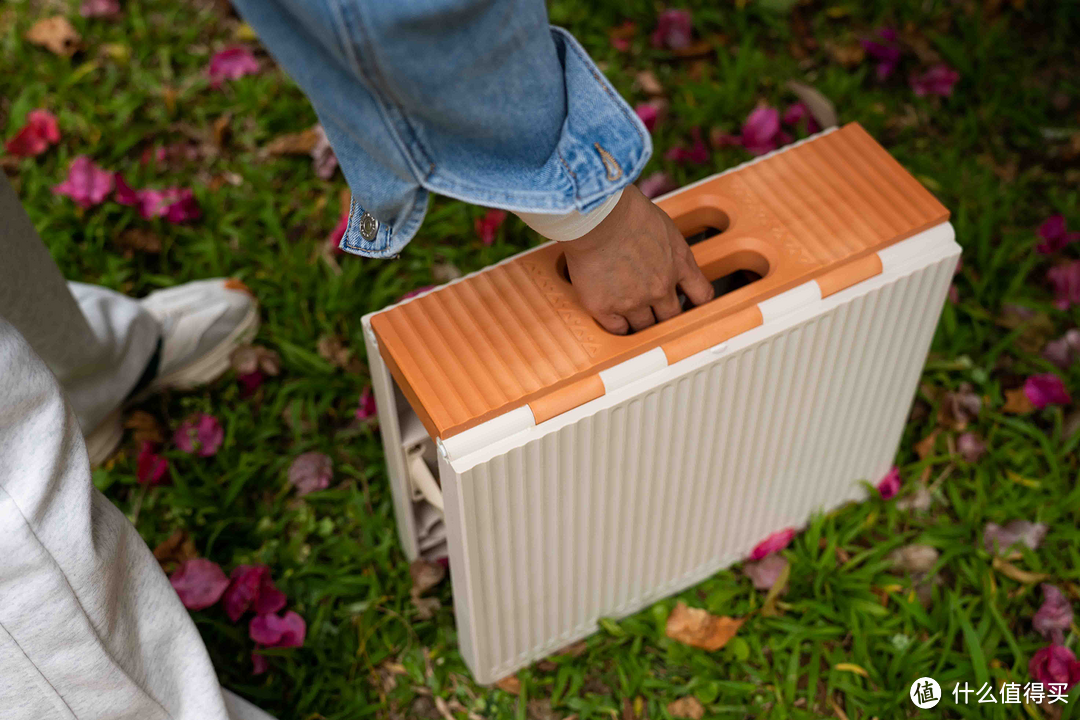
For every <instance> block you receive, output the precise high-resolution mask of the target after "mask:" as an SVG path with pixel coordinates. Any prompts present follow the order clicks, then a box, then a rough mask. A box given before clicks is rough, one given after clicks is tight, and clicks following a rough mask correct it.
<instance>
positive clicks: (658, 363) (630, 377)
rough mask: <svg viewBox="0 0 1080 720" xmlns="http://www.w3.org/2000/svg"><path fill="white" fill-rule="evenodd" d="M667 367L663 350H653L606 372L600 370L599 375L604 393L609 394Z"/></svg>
mask: <svg viewBox="0 0 1080 720" xmlns="http://www.w3.org/2000/svg"><path fill="white" fill-rule="evenodd" d="M667 366H668V362H667V355H665V354H664V350H663V348H653V349H652V350H650V351H648V352H644V353H642V354H640V355H638V356H637V357H635V358H630V359H629V360H626V361H625V362H621V363H619V364H618V365H615V366H614V367H609V368H608V369H607V370H601V371H600V373H599V374H600V380H601V382H603V383H604V392H606V393H609V392H611V391H612V390H614V389H615V388H620V387H622V386H623V385H628V384H630V383H632V382H634V381H635V380H640V379H641V378H643V377H645V376H646V375H651V374H652V373H654V372H656V371H657V370H663V369H664V368H666V367H667Z"/></svg>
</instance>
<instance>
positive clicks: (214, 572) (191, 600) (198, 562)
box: [169, 558, 229, 610]
mask: <svg viewBox="0 0 1080 720" xmlns="http://www.w3.org/2000/svg"><path fill="white" fill-rule="evenodd" d="M169 582H170V583H172V586H173V588H174V589H175V590H176V594H177V595H179V596H180V602H182V603H184V607H186V608H187V609H188V610H202V609H204V608H208V607H210V606H211V605H213V604H214V603H216V602H217V601H218V599H219V598H220V597H221V595H222V593H224V592H225V588H227V587H228V586H229V579H228V578H227V577H225V573H224V572H223V571H222V570H221V568H220V567H219V566H218V564H217V563H215V562H211V561H210V560H207V559H206V558H192V559H190V560H185V561H184V562H183V563H182V564H181V565H180V567H179V568H177V569H176V571H175V572H174V573H173V574H172V575H170V576H169Z"/></svg>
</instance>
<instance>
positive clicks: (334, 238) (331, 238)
mask: <svg viewBox="0 0 1080 720" xmlns="http://www.w3.org/2000/svg"><path fill="white" fill-rule="evenodd" d="M348 229H349V205H348V204H347V203H346V205H345V207H343V208H342V209H341V214H340V215H339V216H338V221H337V225H335V226H334V229H333V230H331V231H330V234H329V235H327V236H326V244H327V246H328V247H330V248H331V249H333V250H334V251H335V252H336V253H343V252H345V251H344V250H342V249H341V239H342V238H343V237H345V231H346V230H348Z"/></svg>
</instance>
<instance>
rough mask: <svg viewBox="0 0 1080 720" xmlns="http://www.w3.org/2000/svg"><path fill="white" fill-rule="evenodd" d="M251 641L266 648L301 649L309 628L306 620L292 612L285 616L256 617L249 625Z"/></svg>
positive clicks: (270, 614)
mask: <svg viewBox="0 0 1080 720" xmlns="http://www.w3.org/2000/svg"><path fill="white" fill-rule="evenodd" d="M248 634H249V635H250V636H251V639H252V640H254V641H255V642H257V643H259V644H260V645H263V646H265V647H283V648H290V647H300V646H301V645H303V644H304V636H305V635H306V634H307V626H306V625H305V623H304V618H302V617H300V616H299V615H297V614H296V613H295V612H293V611H292V610H290V611H289V612H287V613H285V614H284V615H277V614H275V613H267V614H265V615H256V616H255V617H253V618H252V619H251V622H250V623H249V624H248Z"/></svg>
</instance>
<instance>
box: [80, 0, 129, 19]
mask: <svg viewBox="0 0 1080 720" xmlns="http://www.w3.org/2000/svg"><path fill="white" fill-rule="evenodd" d="M118 12H120V3H119V2H117V0H83V4H82V5H81V6H80V7H79V14H80V15H82V16H83V17H111V16H113V15H116V14H117V13H118Z"/></svg>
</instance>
